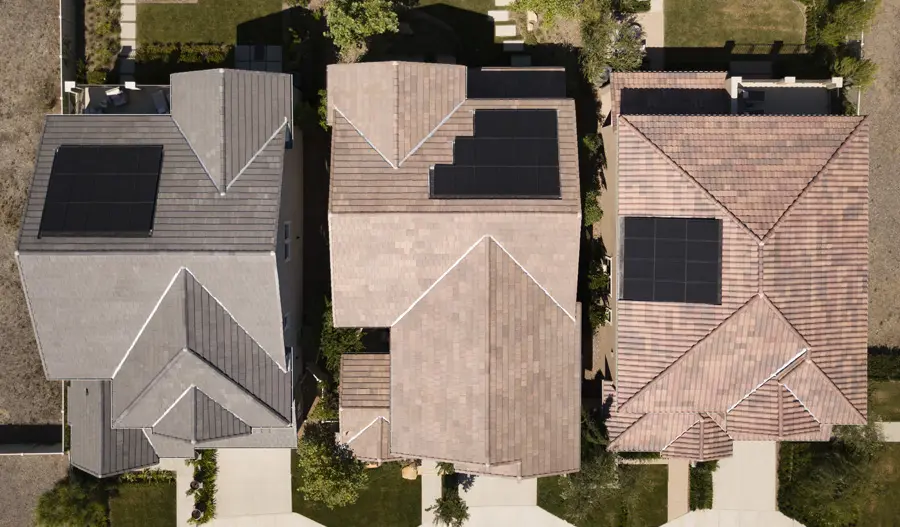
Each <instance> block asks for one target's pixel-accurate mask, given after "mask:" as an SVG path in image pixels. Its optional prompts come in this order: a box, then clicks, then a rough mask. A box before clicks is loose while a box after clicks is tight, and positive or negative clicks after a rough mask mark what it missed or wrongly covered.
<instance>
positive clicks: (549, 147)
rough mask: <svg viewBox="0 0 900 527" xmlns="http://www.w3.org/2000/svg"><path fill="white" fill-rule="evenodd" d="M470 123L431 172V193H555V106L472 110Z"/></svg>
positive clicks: (486, 195) (550, 196)
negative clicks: (448, 161)
mask: <svg viewBox="0 0 900 527" xmlns="http://www.w3.org/2000/svg"><path fill="white" fill-rule="evenodd" d="M474 125H475V133H474V136H473V137H457V138H456V140H455V142H454V143H453V164H452V165H435V166H434V168H433V170H432V171H431V197H432V198H441V199H458V198H467V199H474V198H483V199H491V198H506V199H510V198H513V199H515V198H522V199H525V198H537V199H558V198H559V197H560V183H559V138H558V135H557V118H556V110H476V111H475V122H474Z"/></svg>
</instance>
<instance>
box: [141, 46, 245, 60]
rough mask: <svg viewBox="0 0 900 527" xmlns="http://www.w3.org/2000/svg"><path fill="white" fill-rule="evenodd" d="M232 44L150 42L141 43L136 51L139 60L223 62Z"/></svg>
mask: <svg viewBox="0 0 900 527" xmlns="http://www.w3.org/2000/svg"><path fill="white" fill-rule="evenodd" d="M231 48H232V46H231V45H230V44H204V43H198V42H184V43H176V42H150V43H147V44H141V46H140V47H138V48H137V51H136V53H135V60H136V61H137V62H163V63H182V64H204V63H205V64H221V63H223V62H225V60H226V59H227V58H228V54H229V53H231Z"/></svg>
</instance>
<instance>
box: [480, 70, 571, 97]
mask: <svg viewBox="0 0 900 527" xmlns="http://www.w3.org/2000/svg"><path fill="white" fill-rule="evenodd" d="M565 96H566V72H565V70H562V69H538V68H529V69H511V68H503V69H474V68H473V69H470V70H469V71H468V75H467V76H466V98H467V99H563V98H565Z"/></svg>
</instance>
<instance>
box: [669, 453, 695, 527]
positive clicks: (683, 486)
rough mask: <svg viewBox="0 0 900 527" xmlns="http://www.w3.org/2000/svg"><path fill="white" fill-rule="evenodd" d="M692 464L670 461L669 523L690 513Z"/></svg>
mask: <svg viewBox="0 0 900 527" xmlns="http://www.w3.org/2000/svg"><path fill="white" fill-rule="evenodd" d="M690 475H691V464H690V461H688V460H687V459H670V460H669V481H668V508H667V510H668V517H667V519H668V521H672V520H674V519H676V518H680V517H682V516H684V515H685V514H687V513H688V512H690V493H691V478H690Z"/></svg>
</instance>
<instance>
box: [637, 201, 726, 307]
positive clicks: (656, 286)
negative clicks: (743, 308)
mask: <svg viewBox="0 0 900 527" xmlns="http://www.w3.org/2000/svg"><path fill="white" fill-rule="evenodd" d="M622 234H623V241H622V252H623V264H624V265H623V270H622V289H621V299H622V300H634V301H651V302H680V303H700V304H711V305H719V304H721V303H722V220H719V219H715V218H670V217H641V216H629V217H625V218H623V219H622Z"/></svg>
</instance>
